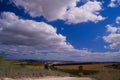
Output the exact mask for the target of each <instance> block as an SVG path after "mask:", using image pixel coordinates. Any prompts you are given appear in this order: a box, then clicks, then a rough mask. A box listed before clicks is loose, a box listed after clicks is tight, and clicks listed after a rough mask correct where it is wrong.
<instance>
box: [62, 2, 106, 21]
mask: <svg viewBox="0 0 120 80" xmlns="http://www.w3.org/2000/svg"><path fill="white" fill-rule="evenodd" d="M100 10H102V7H101V3H100V2H97V1H93V2H91V1H88V2H87V3H86V4H84V5H83V6H80V7H73V8H71V9H70V10H69V11H67V12H66V15H65V16H64V19H65V20H67V22H68V23H81V22H88V21H92V22H98V21H100V20H104V18H103V17H102V16H101V15H99V11H100Z"/></svg>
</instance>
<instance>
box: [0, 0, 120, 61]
mask: <svg viewBox="0 0 120 80" xmlns="http://www.w3.org/2000/svg"><path fill="white" fill-rule="evenodd" d="M0 52H1V54H3V55H4V56H5V57H6V58H10V59H37V60H66V61H117V62H119V61H120V0H114V1H113V0H107V1H106V0H63V1H61V0H35V1H33V0H0Z"/></svg>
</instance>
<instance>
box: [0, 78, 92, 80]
mask: <svg viewBox="0 0 120 80" xmlns="http://www.w3.org/2000/svg"><path fill="white" fill-rule="evenodd" d="M0 80H94V79H92V78H89V77H80V78H78V77H45V78H34V79H31V78H24V79H11V78H4V79H0Z"/></svg>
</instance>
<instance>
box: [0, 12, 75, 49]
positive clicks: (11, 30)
mask: <svg viewBox="0 0 120 80" xmlns="http://www.w3.org/2000/svg"><path fill="white" fill-rule="evenodd" d="M0 29H1V31H0V44H3V45H8V46H9V45H16V46H18V45H23V46H39V47H40V48H41V49H46V50H49V49H53V50H59V49H60V50H63V51H64V50H68V51H69V50H72V49H73V46H72V45H70V44H68V43H66V37H65V36H63V35H61V34H57V33H56V29H55V28H54V27H53V26H51V25H48V24H46V23H44V22H36V21H33V20H24V19H20V18H19V17H18V16H16V15H15V14H14V13H11V12H3V13H2V14H1V18H0Z"/></svg>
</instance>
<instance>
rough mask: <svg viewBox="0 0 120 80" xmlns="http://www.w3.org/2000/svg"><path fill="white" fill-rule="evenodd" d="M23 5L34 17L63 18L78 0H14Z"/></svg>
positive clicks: (51, 19) (50, 19)
mask: <svg viewBox="0 0 120 80" xmlns="http://www.w3.org/2000/svg"><path fill="white" fill-rule="evenodd" d="M13 1H14V3H15V4H16V5H17V6H22V7H23V8H24V9H25V11H26V12H28V13H29V14H30V15H31V16H32V17H38V16H44V17H45V18H46V19H47V20H49V21H53V20H57V19H61V18H62V17H63V15H64V14H65V13H66V10H67V9H68V8H70V7H73V6H76V2H77V1H78V0H35V1H34V0H13Z"/></svg>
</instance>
